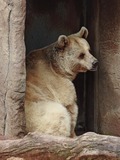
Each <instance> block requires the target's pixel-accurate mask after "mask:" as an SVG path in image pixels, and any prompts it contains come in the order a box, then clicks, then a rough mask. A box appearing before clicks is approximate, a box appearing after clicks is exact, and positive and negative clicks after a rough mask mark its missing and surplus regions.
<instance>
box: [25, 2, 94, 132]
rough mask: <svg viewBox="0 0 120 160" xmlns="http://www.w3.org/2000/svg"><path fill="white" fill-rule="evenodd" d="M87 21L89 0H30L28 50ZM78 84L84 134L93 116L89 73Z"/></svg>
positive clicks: (80, 118)
mask: <svg viewBox="0 0 120 160" xmlns="http://www.w3.org/2000/svg"><path fill="white" fill-rule="evenodd" d="M85 21H86V1H85V0H51V1H47V0H41V1H39V0H27V17H26V32H25V34H26V35H25V37H26V49H27V53H28V52H29V51H31V50H33V49H37V48H41V47H44V46H47V45H49V44H51V43H53V42H55V41H56V40H57V38H58V36H59V35H61V34H65V35H69V34H72V33H75V32H77V31H79V29H80V27H81V26H83V25H85ZM91 81H92V79H91ZM74 84H75V88H76V92H77V96H78V106H79V115H78V123H77V126H76V133H77V135H80V134H82V133H84V132H86V131H88V129H89V122H88V121H89V118H86V117H88V116H89V114H88V112H89V110H88V109H86V108H87V107H86V104H87V103H86V98H87V97H86V75H85V74H82V73H81V74H79V75H78V76H77V78H76V79H75V80H74ZM87 89H88V87H87ZM91 94H92V93H91ZM87 100H88V98H87ZM92 107H93V106H92ZM90 112H91V111H90ZM92 112H93V110H92ZM90 115H91V113H90ZM92 115H93V113H92ZM91 118H92V117H90V119H91ZM86 122H87V124H86ZM91 122H92V120H91ZM91 122H90V125H91ZM92 123H93V122H92Z"/></svg>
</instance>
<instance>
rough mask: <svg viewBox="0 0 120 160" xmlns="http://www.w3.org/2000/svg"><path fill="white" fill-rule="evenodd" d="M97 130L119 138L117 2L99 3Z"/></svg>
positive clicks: (119, 24)
mask: <svg viewBox="0 0 120 160" xmlns="http://www.w3.org/2000/svg"><path fill="white" fill-rule="evenodd" d="M99 51H100V52H99V70H98V73H99V80H98V90H99V94H98V102H99V104H98V108H99V109H98V110H99V117H98V124H99V126H98V128H99V132H101V133H103V134H110V135H116V136H120V1H119V0H116V1H109V0H106V1H104V0H100V3H99Z"/></svg>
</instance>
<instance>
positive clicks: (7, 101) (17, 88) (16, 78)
mask: <svg viewBox="0 0 120 160" xmlns="http://www.w3.org/2000/svg"><path fill="white" fill-rule="evenodd" d="M25 13H26V5H25V1H24V0H7V1H6V0H0V134H1V135H6V136H10V137H11V136H19V135H20V134H22V133H24V130H25V118H24V110H23V104H24V95H25V78H26V75H25V43H24V28H25V25H24V24H25Z"/></svg>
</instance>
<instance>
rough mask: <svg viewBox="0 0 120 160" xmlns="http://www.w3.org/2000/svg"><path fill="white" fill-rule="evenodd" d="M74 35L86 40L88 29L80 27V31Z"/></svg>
mask: <svg viewBox="0 0 120 160" xmlns="http://www.w3.org/2000/svg"><path fill="white" fill-rule="evenodd" d="M74 35H75V36H77V37H80V38H85V39H86V38H87V37H88V29H87V28H85V27H82V28H81V29H80V31H79V32H78V33H75V34H74Z"/></svg>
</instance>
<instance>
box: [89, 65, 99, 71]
mask: <svg viewBox="0 0 120 160" xmlns="http://www.w3.org/2000/svg"><path fill="white" fill-rule="evenodd" d="M97 68H98V66H94V67H92V68H91V69H90V71H97Z"/></svg>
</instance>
